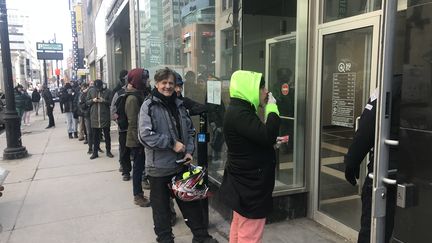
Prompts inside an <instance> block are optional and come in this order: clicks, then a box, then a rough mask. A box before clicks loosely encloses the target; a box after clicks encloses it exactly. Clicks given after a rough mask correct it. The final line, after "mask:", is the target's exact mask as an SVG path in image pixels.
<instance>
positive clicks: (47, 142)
mask: <svg viewBox="0 0 432 243" xmlns="http://www.w3.org/2000/svg"><path fill="white" fill-rule="evenodd" d="M58 110H59V107H58V104H57V105H56V109H55V111H57V112H56V113H55V118H56V127H55V128H53V129H44V128H45V127H46V125H47V124H48V121H47V120H45V121H44V120H43V118H42V116H41V115H39V116H37V117H36V116H34V114H32V117H31V119H32V121H31V124H32V125H30V126H25V127H23V128H22V133H23V136H22V140H23V144H24V146H26V147H27V150H28V152H29V154H30V156H29V157H27V158H24V159H21V160H14V161H3V160H1V161H0V166H1V167H3V168H5V169H8V170H10V174H9V176H8V178H7V180H6V182H5V191H4V195H3V197H1V198H0V232H1V233H0V242H4V243H26V242H44V243H51V242H52V243H62V242H68V243H69V242H77V243H78V242H79V243H84V242H103V243H105V242H131V243H132V242H133V243H136V242H145V243H147V242H155V235H154V232H153V221H152V217H151V208H140V207H138V206H136V205H135V204H134V203H133V196H132V185H131V181H129V182H124V181H122V180H121V175H120V173H119V172H118V167H119V164H118V152H117V151H118V143H117V134H116V132H115V131H112V132H111V135H112V141H113V145H112V151H113V154H114V155H115V157H114V158H113V159H110V158H108V157H106V156H105V154H101V155H100V157H99V158H98V159H95V160H90V159H89V155H87V153H86V151H87V146H86V145H84V144H83V143H82V142H80V141H78V140H77V139H69V138H68V137H67V132H66V124H65V119H64V115H63V114H59V112H58ZM5 147H6V137H5V134H4V133H3V134H2V135H0V151H1V152H3V150H4V148H5ZM101 148H102V149H104V144H103V143H102V144H101ZM146 195H148V191H146ZM177 210H178V209H177ZM210 211H211V214H210V221H211V229H210V232H211V234H212V235H213V236H214V237H215V238H217V239H218V240H219V242H227V235H228V232H229V223H228V222H226V221H225V220H223V219H222V218H221V217H220V216H219V214H218V213H216V212H215V211H213V210H211V209H210ZM178 215H181V214H180V213H178ZM177 222H178V223H177V225H176V226H175V227H174V228H173V231H174V234H175V236H176V242H185V243H186V242H191V239H192V236H191V233H190V231H189V229H188V228H187V227H186V225H185V224H184V223H183V222H182V220H181V219H180V218H179V219H178V221H177ZM264 242H287V243H288V242H297V243H298V242H345V240H344V239H342V238H341V237H339V236H337V235H336V234H334V233H332V232H330V231H328V230H327V229H325V228H323V227H321V226H319V225H318V224H316V223H315V222H313V221H311V220H309V219H300V220H292V221H285V222H281V223H277V224H271V225H267V226H266V231H265V234H264Z"/></svg>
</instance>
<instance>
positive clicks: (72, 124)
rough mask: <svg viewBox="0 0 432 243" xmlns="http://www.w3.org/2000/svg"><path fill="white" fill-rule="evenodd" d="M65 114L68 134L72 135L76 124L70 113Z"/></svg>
mask: <svg viewBox="0 0 432 243" xmlns="http://www.w3.org/2000/svg"><path fill="white" fill-rule="evenodd" d="M65 114H66V123H67V127H68V133H74V132H76V122H75V118H74V117H73V113H72V112H65Z"/></svg>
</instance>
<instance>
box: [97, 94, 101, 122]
mask: <svg viewBox="0 0 432 243" xmlns="http://www.w3.org/2000/svg"><path fill="white" fill-rule="evenodd" d="M97 97H100V92H99V91H98V92H97ZM97 111H98V123H99V128H101V121H100V103H99V102H98V104H97Z"/></svg>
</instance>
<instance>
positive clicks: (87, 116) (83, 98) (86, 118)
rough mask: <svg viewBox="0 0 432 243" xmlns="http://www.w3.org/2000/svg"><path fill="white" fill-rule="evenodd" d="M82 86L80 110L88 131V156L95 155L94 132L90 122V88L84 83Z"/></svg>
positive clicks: (86, 140)
mask: <svg viewBox="0 0 432 243" xmlns="http://www.w3.org/2000/svg"><path fill="white" fill-rule="evenodd" d="M81 86H82V92H81V95H80V102H79V109H80V111H81V114H82V117H83V120H84V127H85V131H86V138H85V141H84V144H88V151H87V154H93V136H92V135H93V132H92V129H91V122H90V107H89V106H88V105H87V93H88V91H89V89H90V87H89V85H88V84H87V83H83V84H82V85H81Z"/></svg>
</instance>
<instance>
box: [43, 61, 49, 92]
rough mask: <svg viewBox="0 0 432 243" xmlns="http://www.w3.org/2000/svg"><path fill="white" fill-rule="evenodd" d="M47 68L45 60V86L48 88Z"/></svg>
mask: <svg viewBox="0 0 432 243" xmlns="http://www.w3.org/2000/svg"><path fill="white" fill-rule="evenodd" d="M46 69H47V66H46V60H45V59H43V71H44V85H46V86H47V87H48V77H47V70H46Z"/></svg>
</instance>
